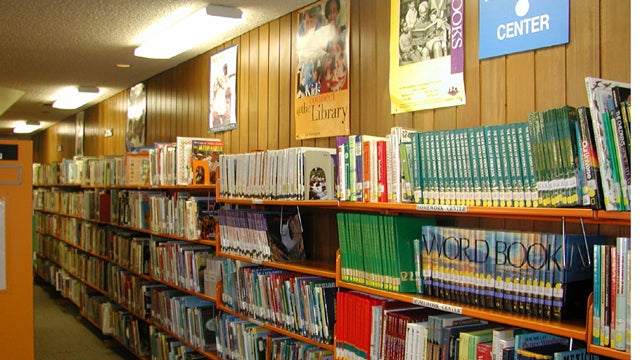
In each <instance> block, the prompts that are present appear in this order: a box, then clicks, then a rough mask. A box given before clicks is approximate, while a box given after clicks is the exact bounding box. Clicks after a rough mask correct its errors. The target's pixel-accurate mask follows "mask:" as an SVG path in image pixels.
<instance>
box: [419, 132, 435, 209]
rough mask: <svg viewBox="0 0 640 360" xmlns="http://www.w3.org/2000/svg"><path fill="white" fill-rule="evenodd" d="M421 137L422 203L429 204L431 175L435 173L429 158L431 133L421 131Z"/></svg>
mask: <svg viewBox="0 0 640 360" xmlns="http://www.w3.org/2000/svg"><path fill="white" fill-rule="evenodd" d="M419 134H420V135H419V139H420V141H419V142H420V164H419V166H418V168H419V171H420V178H421V180H422V203H423V204H428V203H429V199H430V198H431V193H430V190H431V189H430V183H431V176H432V174H433V172H432V170H431V159H429V148H428V146H429V140H428V139H429V134H428V133H427V132H420V133H419Z"/></svg>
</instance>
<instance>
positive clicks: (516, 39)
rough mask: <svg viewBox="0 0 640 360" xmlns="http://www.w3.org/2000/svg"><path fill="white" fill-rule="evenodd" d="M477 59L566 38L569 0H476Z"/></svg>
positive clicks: (551, 44)
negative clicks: (478, 51)
mask: <svg viewBox="0 0 640 360" xmlns="http://www.w3.org/2000/svg"><path fill="white" fill-rule="evenodd" d="M478 1H479V12H480V20H479V23H480V26H479V37H480V39H479V47H480V53H479V57H480V59H486V58H490V57H494V56H500V55H506V54H512V53H517V52H522V51H528V50H534V49H540V48H544V47H549V46H555V45H560V44H566V43H568V42H569V0H478Z"/></svg>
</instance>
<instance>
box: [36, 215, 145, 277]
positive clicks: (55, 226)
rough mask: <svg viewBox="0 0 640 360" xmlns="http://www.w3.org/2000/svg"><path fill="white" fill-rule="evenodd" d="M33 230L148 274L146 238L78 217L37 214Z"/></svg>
mask: <svg viewBox="0 0 640 360" xmlns="http://www.w3.org/2000/svg"><path fill="white" fill-rule="evenodd" d="M35 223H36V230H37V231H38V232H39V233H40V234H46V235H50V236H53V237H55V238H57V239H60V240H62V241H64V242H65V243H67V244H70V245H75V246H77V247H79V248H81V249H82V250H83V251H85V252H88V253H90V254H92V255H94V256H98V257H102V258H103V259H107V260H110V261H113V262H115V263H117V264H120V265H122V266H125V267H127V268H129V269H131V270H133V271H135V272H137V273H139V274H149V267H150V263H149V260H150V259H149V236H148V235H143V234H139V233H136V232H133V231H129V230H126V229H122V228H117V227H113V226H105V225H102V224H99V223H94V222H90V221H85V220H81V219H78V218H72V217H66V216H58V215H53V214H47V213H40V212H37V213H36V214H35Z"/></svg>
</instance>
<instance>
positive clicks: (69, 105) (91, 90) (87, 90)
mask: <svg viewBox="0 0 640 360" xmlns="http://www.w3.org/2000/svg"><path fill="white" fill-rule="evenodd" d="M98 95H100V89H98V88H97V87H94V86H79V87H77V88H76V87H72V88H66V89H64V90H62V91H61V92H60V93H58V96H57V97H56V101H54V102H53V105H52V106H53V107H54V108H56V109H77V108H79V107H80V106H82V105H84V104H86V103H88V102H89V101H91V100H93V99H95V98H97V97H98Z"/></svg>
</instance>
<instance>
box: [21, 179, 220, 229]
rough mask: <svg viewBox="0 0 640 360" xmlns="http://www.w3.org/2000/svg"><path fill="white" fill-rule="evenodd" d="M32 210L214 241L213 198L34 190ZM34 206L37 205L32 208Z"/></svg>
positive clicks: (156, 193) (144, 191)
mask: <svg viewBox="0 0 640 360" xmlns="http://www.w3.org/2000/svg"><path fill="white" fill-rule="evenodd" d="M33 195H34V209H37V210H43V211H47V212H52V213H58V214H64V215H70V216H78V217H82V218H84V219H87V220H93V221H100V222H107V223H113V224H117V225H122V226H129V227H134V228H138V229H147V230H151V231H153V232H156V233H162V234H167V235H175V236H181V237H185V238H186V239H187V240H198V239H202V240H215V239H216V231H215V228H216V224H217V218H218V215H217V204H216V199H215V197H210V196H197V195H192V194H190V193H188V192H177V193H171V194H168V193H165V192H162V191H146V190H115V189H112V190H102V191H97V190H83V191H60V190H59V189H34V191H33ZM36 205H37V206H36Z"/></svg>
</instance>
